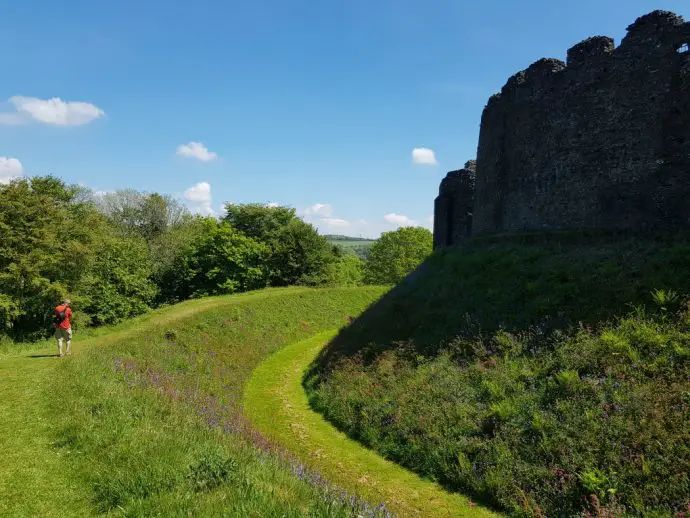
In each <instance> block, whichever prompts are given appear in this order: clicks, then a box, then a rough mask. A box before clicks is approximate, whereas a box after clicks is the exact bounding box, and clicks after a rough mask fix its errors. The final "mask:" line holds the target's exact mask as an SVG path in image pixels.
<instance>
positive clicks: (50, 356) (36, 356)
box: [27, 354, 60, 358]
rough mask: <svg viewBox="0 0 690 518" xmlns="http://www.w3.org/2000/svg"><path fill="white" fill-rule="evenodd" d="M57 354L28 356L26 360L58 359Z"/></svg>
mask: <svg viewBox="0 0 690 518" xmlns="http://www.w3.org/2000/svg"><path fill="white" fill-rule="evenodd" d="M59 357H60V355H59V354H29V355H28V356H27V358H59Z"/></svg>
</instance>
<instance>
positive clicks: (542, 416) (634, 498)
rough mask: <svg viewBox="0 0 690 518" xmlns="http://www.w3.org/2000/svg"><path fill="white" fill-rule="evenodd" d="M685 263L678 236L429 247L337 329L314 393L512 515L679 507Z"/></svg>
mask: <svg viewBox="0 0 690 518" xmlns="http://www.w3.org/2000/svg"><path fill="white" fill-rule="evenodd" d="M688 266H690V246H689V245H688V242H687V241H684V240H676V241H669V240H656V241H654V240H642V239H633V238H617V239H612V238H611V237H601V236H600V237H596V236H589V237H587V238H577V237H576V238H574V237H573V236H535V237H531V238H524V237H523V238H519V239H513V240H511V241H501V240H493V241H491V240H484V241H475V242H474V243H471V244H469V245H468V246H466V247H463V248H462V249H457V250H449V251H444V252H441V253H439V254H436V255H435V256H434V257H432V258H431V259H430V260H429V261H428V262H427V263H426V264H424V265H423V266H422V267H421V268H420V269H419V270H418V271H417V272H415V273H414V274H413V275H412V276H410V278H409V279H407V281H406V282H404V283H403V284H401V285H400V286H398V287H396V288H395V289H394V290H392V291H391V292H390V293H388V294H387V296H385V297H384V298H383V299H382V300H380V301H379V302H378V303H377V304H376V305H375V306H373V307H372V308H370V309H369V310H368V311H366V312H365V313H364V314H363V315H362V316H361V317H360V318H359V319H358V320H357V321H355V322H354V323H353V324H352V325H350V326H349V327H348V328H346V329H344V330H343V331H342V332H341V333H340V335H339V336H338V337H337V338H336V339H335V340H334V341H333V342H331V344H330V345H329V347H328V349H327V350H326V351H325V352H324V354H323V355H322V356H321V357H320V359H319V361H318V364H317V365H316V367H315V368H314V369H313V370H312V372H311V373H310V376H309V378H308V380H307V386H308V389H309V391H310V395H311V401H312V405H313V406H314V407H315V408H317V409H318V410H320V411H321V412H323V413H324V414H325V415H326V417H327V418H329V419H330V420H331V421H333V422H334V423H335V424H336V425H338V426H339V427H340V428H341V429H343V430H345V431H346V432H348V433H349V434H350V435H351V436H353V437H356V438H357V439H359V440H360V441H362V442H364V443H365V444H367V445H369V446H371V447H372V448H374V449H376V450H378V451H379V452H381V453H382V454H384V455H385V456H386V457H388V458H390V459H394V460H396V461H398V462H400V463H402V464H404V465H406V466H408V467H410V468H412V469H414V470H415V471H417V472H418V473H420V474H423V475H426V476H430V477H432V478H434V479H436V480H439V481H440V482H442V483H444V484H446V485H447V486H449V487H451V488H453V489H458V490H462V491H467V492H470V493H472V494H474V495H475V496H476V497H477V498H479V499H481V500H483V501H485V502H487V503H490V504H493V505H495V506H496V507H498V508H501V509H504V510H507V511H508V512H510V513H511V514H514V515H516V516H573V515H578V514H581V515H588V513H589V514H591V515H600V516H604V515H606V516H611V515H613V516H617V515H621V514H623V513H631V514H638V513H647V514H653V515H654V516H673V514H674V513H676V512H681V511H687V509H686V508H687V506H688V504H690V499H689V498H688V495H690V476H689V475H688V474H689V473H690V446H689V445H690V429H689V428H688V425H687V423H688V422H690V392H688V386H689V383H688V382H689V381H690V377H689V376H690V331H689V324H690V319H689V317H688V312H687V307H686V306H683V304H681V302H682V301H683V298H682V297H674V295H673V293H672V292H671V291H670V290H675V291H676V292H679V293H682V294H685V293H690V268H688ZM655 289H661V290H663V291H660V292H657V294H656V297H652V296H651V295H650V292H651V291H652V290H655ZM645 305H646V306H647V308H646V309H645V308H644V306H645ZM605 513H609V514H605Z"/></svg>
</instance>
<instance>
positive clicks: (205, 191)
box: [184, 182, 213, 216]
mask: <svg viewBox="0 0 690 518" xmlns="http://www.w3.org/2000/svg"><path fill="white" fill-rule="evenodd" d="M184 199H185V200H187V201H190V202H192V204H193V209H195V210H197V211H198V212H200V213H201V214H203V215H204V216H210V215H211V214H213V208H212V207H211V203H212V201H213V199H212V197H211V185H210V184H209V183H208V182H199V183H198V184H196V185H192V186H191V187H190V188H189V189H187V190H186V191H185V192H184Z"/></svg>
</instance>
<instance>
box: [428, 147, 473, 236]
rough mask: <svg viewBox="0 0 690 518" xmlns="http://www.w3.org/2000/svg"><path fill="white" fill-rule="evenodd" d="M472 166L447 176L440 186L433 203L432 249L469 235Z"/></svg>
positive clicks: (470, 231)
mask: <svg viewBox="0 0 690 518" xmlns="http://www.w3.org/2000/svg"><path fill="white" fill-rule="evenodd" d="M474 185H475V162H474V160H470V161H469V162H467V163H466V164H465V167H464V169H460V170H458V171H451V172H449V173H448V174H447V175H446V177H445V178H444V179H443V181H442V182H441V186H440V188H439V194H438V197H437V198H436V200H435V201H434V248H435V249H436V248H443V247H446V246H451V245H453V244H456V243H459V242H461V241H462V240H464V239H467V238H469V237H470V235H471V233H472V211H473V207H474Z"/></svg>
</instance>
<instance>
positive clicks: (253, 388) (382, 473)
mask: <svg viewBox="0 0 690 518" xmlns="http://www.w3.org/2000/svg"><path fill="white" fill-rule="evenodd" d="M333 336H335V332H334V331H329V332H326V333H322V334H319V335H317V336H314V337H313V338H310V339H309V340H306V341H303V342H299V343H296V344H292V345H289V346H287V347H285V348H283V349H281V350H279V351H278V352H276V353H275V354H273V355H272V356H270V357H269V358H267V359H266V360H265V361H264V362H263V363H262V364H260V365H259V367H257V369H256V370H255V371H254V372H253V374H252V377H251V379H250V380H249V383H248V385H247V389H246V391H245V396H244V406H245V412H246V413H247V415H248V416H249V418H250V419H251V420H252V422H253V424H254V425H255V426H256V427H257V428H258V429H259V430H261V432H263V433H264V434H265V435H266V436H268V437H269V438H271V439H273V440H276V441H277V442H278V443H280V444H281V445H282V446H284V447H285V448H286V449H287V450H289V451H290V452H292V453H294V454H295V455H297V456H298V457H299V458H300V460H301V461H302V462H303V463H304V464H305V465H307V466H308V467H309V468H311V469H313V470H315V471H317V472H318V473H320V474H321V475H322V476H323V477H325V478H326V479H328V480H329V481H331V482H332V483H333V484H335V485H337V486H340V487H342V488H343V489H346V490H348V491H350V492H353V493H355V494H357V495H359V496H361V497H362V498H365V499H367V500H369V501H371V502H376V503H378V502H381V501H383V503H384V504H385V505H386V508H387V509H388V510H390V511H392V512H393V513H395V514H396V515H398V516H424V517H437V516H438V517H448V516H453V517H462V516H472V517H483V516H486V517H488V516H498V515H497V514H495V513H492V512H491V511H488V510H486V509H484V508H482V507H480V506H478V505H475V504H474V503H473V502H471V501H470V499H468V498H467V497H464V496H462V495H459V494H457V493H450V492H448V491H446V490H444V489H443V488H442V487H441V486H439V485H438V484H436V483H433V482H430V481H427V480H423V479H422V478H421V477H419V476H418V475H416V474H414V473H412V472H411V471H408V470H407V469H405V468H402V467H401V466H399V465H397V464H395V463H393V462H390V461H387V460H386V459H384V458H382V457H380V456H379V455H378V454H377V453H375V452H374V451H372V450H369V449H367V448H365V447H363V446H362V445H361V444H360V443H358V442H356V441H353V440H352V439H350V438H348V437H347V436H346V435H345V434H344V433H342V432H340V431H339V430H338V429H337V428H335V427H334V426H333V425H331V424H330V423H329V422H328V421H326V420H325V419H324V417H323V416H322V415H321V414H319V413H317V412H314V411H313V410H312V409H311V407H310V406H309V401H308V399H307V395H306V393H305V392H304V388H303V387H302V379H303V376H304V373H305V371H306V369H307V368H308V367H309V365H310V364H311V363H312V362H313V361H314V359H315V358H316V356H317V354H318V353H319V351H320V350H321V349H322V348H323V346H324V345H325V344H326V343H327V342H328V341H329V340H330V339H331V338H333Z"/></svg>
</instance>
